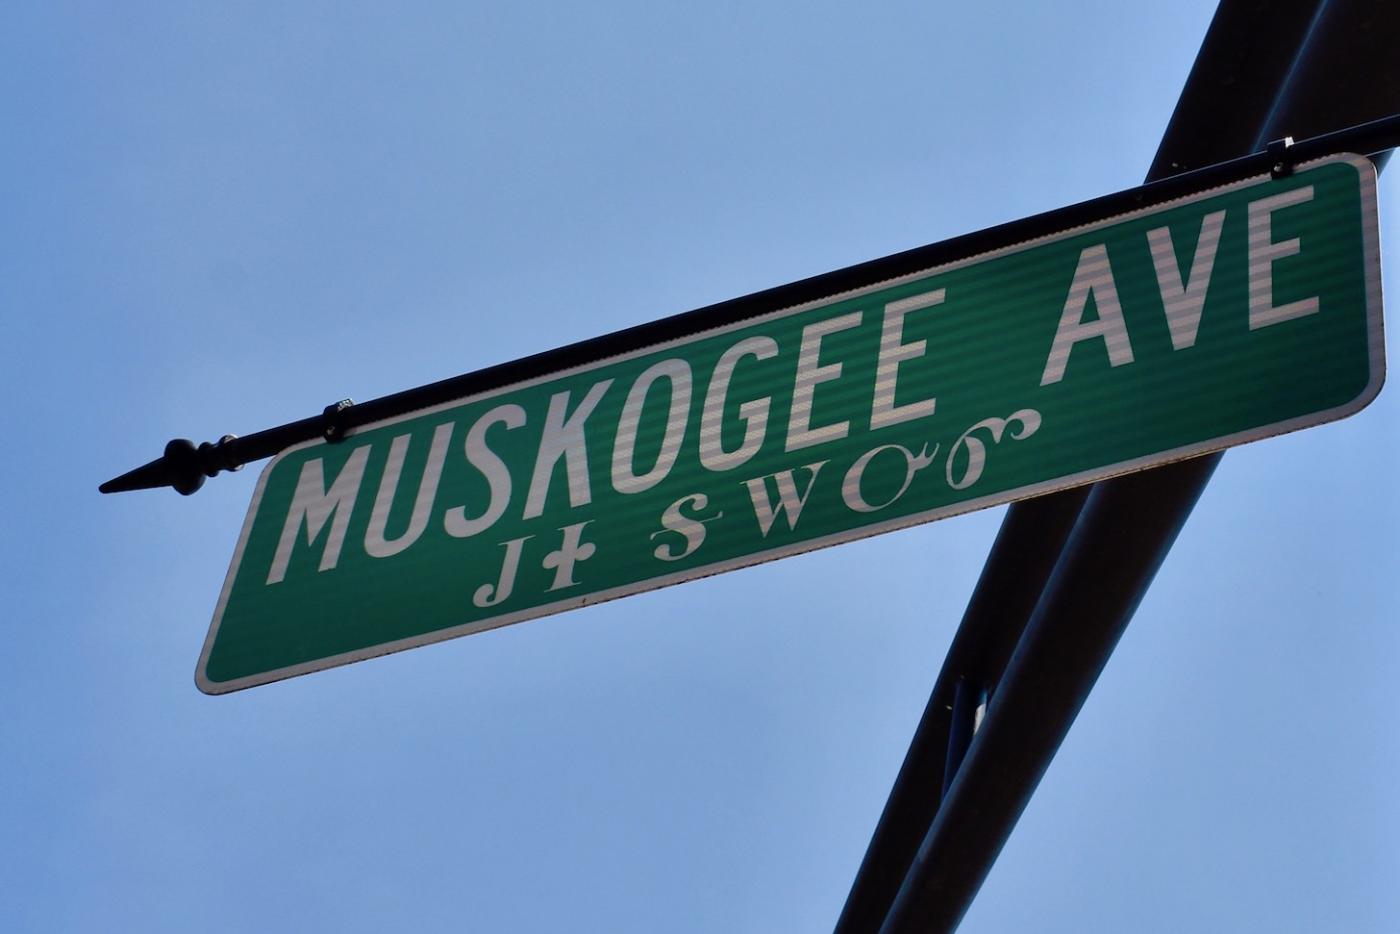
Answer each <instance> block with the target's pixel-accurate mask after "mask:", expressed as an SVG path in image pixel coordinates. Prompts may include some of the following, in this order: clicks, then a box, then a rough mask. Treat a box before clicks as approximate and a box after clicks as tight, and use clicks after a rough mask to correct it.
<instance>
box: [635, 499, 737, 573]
mask: <svg viewBox="0 0 1400 934" xmlns="http://www.w3.org/2000/svg"><path fill="white" fill-rule="evenodd" d="M685 505H689V506H690V507H691V508H692V509H694V510H695V511H697V512H698V511H699V510H701V509H704V508H706V507H707V506H709V505H710V498H709V497H708V496H706V495H705V494H704V493H692V494H691V495H689V496H682V497H681V498H680V499H678V500H676V501H675V502H674V503H672V504H671V505H669V506H667V507H666V511H665V512H663V513H662V514H661V525H662V526H663V528H662V529H661V531H659V532H652V533H651V540H652V541H656V536H658V535H665V534H666V533H667V532H675V533H677V534H679V535H680V536H681V537H682V538H684V539H685V548H684V549H683V550H682V551H676V549H675V548H674V547H672V545H671V543H670V542H662V543H661V544H660V545H657V546H656V549H655V550H654V551H653V552H652V554H654V555H656V557H657V558H659V559H660V560H662V561H679V560H680V559H682V558H688V557H690V556H691V555H692V554H694V553H695V549H697V548H699V547H700V546H701V545H702V544H704V542H705V523H706V522H713V521H714V520H716V519H722V518H724V513H723V512H717V513H715V514H714V515H713V516H711V517H710V518H708V519H692V518H690V517H689V516H687V515H685V514H684V513H683V512H681V507H682V506H685Z"/></svg>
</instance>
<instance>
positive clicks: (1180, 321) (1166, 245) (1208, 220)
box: [1147, 211, 1225, 350]
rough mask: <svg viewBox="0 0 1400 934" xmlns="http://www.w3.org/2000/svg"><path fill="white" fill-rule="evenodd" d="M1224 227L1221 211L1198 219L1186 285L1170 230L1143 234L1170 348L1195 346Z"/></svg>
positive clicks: (1158, 229)
mask: <svg viewBox="0 0 1400 934" xmlns="http://www.w3.org/2000/svg"><path fill="white" fill-rule="evenodd" d="M1224 224H1225V212H1224V211H1212V212H1211V213H1209V214H1207V215H1206V216H1205V217H1204V218H1202V220H1201V232H1200V234H1199V235H1198V236H1197V238H1196V255H1195V257H1194V258H1193V259H1192V260H1191V271H1190V272H1189V273H1187V276H1186V282H1185V283H1183V282H1182V279H1181V267H1180V266H1179V265H1177V262H1176V247H1175V245H1174V244H1173V243H1172V232H1171V228H1170V227H1158V228H1155V229H1153V230H1149V231H1148V232H1147V244H1148V247H1149V248H1150V249H1151V251H1152V265H1153V266H1155V267H1156V268H1157V288H1158V289H1159V290H1161V293H1162V310H1163V311H1164V312H1166V316H1167V330H1168V331H1169V332H1170V333H1171V338H1172V349H1173V350H1185V349H1186V348H1187V347H1191V346H1194V345H1195V343H1196V330H1197V328H1199V327H1200V324H1201V308H1202V307H1203V306H1204V305H1205V302H1206V288H1207V287H1208V286H1209V285H1210V273H1211V270H1212V269H1213V268H1214V267H1215V251H1216V248H1217V247H1218V246H1219V245H1220V228H1221V227H1223V226H1224Z"/></svg>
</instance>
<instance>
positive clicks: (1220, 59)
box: [836, 0, 1322, 934]
mask: <svg viewBox="0 0 1400 934" xmlns="http://www.w3.org/2000/svg"><path fill="white" fill-rule="evenodd" d="M1321 5H1322V0H1291V2H1285V3H1274V4H1264V5H1263V8H1262V9H1261V8H1260V5H1259V4H1256V3H1246V2H1240V0H1223V2H1222V3H1221V4H1220V6H1219V7H1218V8H1217V10H1216V13H1215V16H1214V18H1213V19H1212V21H1211V25H1210V27H1209V29H1208V30H1207V32H1206V36H1205V38H1204V39H1203V41H1202V43H1201V49H1200V52H1199V53H1198V54H1197V57H1196V61H1195V63H1194V64H1193V66H1192V69H1191V73H1190V76H1189V77H1188V79H1187V81H1186V85H1185V87H1184V88H1183V89H1182V92H1181V96H1180V99H1179V100H1178V102H1177V106H1176V111H1175V112H1174V113H1173V115H1172V118H1171V120H1170V121H1169V123H1168V126H1167V129H1166V131H1165V133H1164V134H1163V138H1162V143H1161V145H1160V147H1159V148H1158V151H1157V156H1156V158H1155V159H1154V161H1153V164H1152V167H1151V169H1150V170H1149V172H1148V176H1147V177H1148V179H1149V180H1151V179H1160V178H1164V177H1168V176H1173V175H1178V176H1179V175H1181V174H1182V173H1190V172H1192V171H1193V170H1199V169H1201V168H1202V167H1205V166H1210V165H1212V164H1214V163H1217V162H1220V161H1221V160H1222V159H1228V158H1230V157H1231V156H1234V155H1238V154H1239V153H1242V152H1248V151H1250V149H1252V148H1253V146H1254V142H1255V140H1256V139H1257V137H1258V135H1259V134H1258V131H1259V128H1260V127H1261V126H1262V124H1263V121H1264V120H1265V119H1266V117H1267V114H1268V112H1269V110H1270V109H1271V107H1272V104H1273V100H1274V97H1275V95H1276V94H1277V90H1278V88H1279V87H1280V86H1281V85H1282V84H1283V83H1284V81H1285V80H1286V78H1287V75H1288V72H1289V69H1290V68H1291V66H1292V63H1293V60H1294V59H1295V58H1296V56H1297V51H1298V49H1299V48H1300V47H1301V45H1302V44H1303V42H1304V38H1305V37H1306V35H1307V31H1308V29H1309V27H1310V26H1311V24H1312V20H1313V19H1314V18H1315V16H1316V13H1317V11H1318V9H1319V8H1320V7H1321ZM1256 39H1257V40H1258V41H1255V40H1256ZM1089 490H1090V487H1083V488H1080V489H1077V490H1068V491H1065V492H1062V493H1055V494H1052V495H1050V496H1044V497H1039V498H1037V499H1033V500H1026V501H1024V502H1020V503H1013V504H1012V505H1011V507H1010V508H1009V509H1008V510H1007V513H1006V518H1005V519H1004V520H1003V522H1002V527H1001V531H1000V532H999V533H998V535H997V538H996V541H995V543H994V544H993V545H992V549H991V551H990V552H989V554H988V556H987V561H986V563H985V565H984V566H983V569H982V574H981V577H980V578H979V580H978V582H977V586H976V588H975V589H974V591H973V594H972V597H971V599H970V600H969V601H968V606H967V610H966V611H965V612H964V614H963V619H962V622H961V624H960V625H959V627H958V631H957V634H956V635H955V636H954V639H953V645H952V647H951V648H950V650H949V652H948V656H947V658H946V659H945V661H944V663H943V668H942V670H941V671H940V672H939V675H938V680H937V682H936V683H935V685H934V689H933V692H932V694H931V696H930V698H929V703H928V706H927V707H926V708H925V710H924V714H923V717H922V718H921V720H920V721H919V724H918V726H917V728H916V729H915V732H914V738H913V740H912V741H911V743H910V746H909V752H908V753H907V754H906V756H905V760H904V764H903V766H902V767H901V768H900V771H899V774H898V776H897V777H896V779H895V782H894V785H893V787H892V789H891V791H890V797H889V800H888V801H887V802H886V804H885V809H884V812H883V813H882V814H881V817H880V821H879V823H878V824H877V826H876V829H875V833H874V835H873V836H872V838H871V841H870V845H869V846H868V847H867V849H866V854H865V858H864V860H863V861H862V863H861V867H860V870H859V871H858V872H857V874H856V878H855V880H854V882H853V884H852V886H851V891H850V894H849V895H848V896H847V899H846V904H845V906H844V907H843V909H842V912H841V917H840V919H839V920H838V922H837V924H836V934H869V932H873V931H876V930H878V929H879V928H880V926H881V925H882V924H883V923H884V920H885V917H886V915H887V914H888V913H889V912H890V907H891V905H892V904H893V902H894V899H895V896H896V894H897V893H898V892H899V890H900V887H901V886H902V885H903V884H904V880H905V877H906V875H907V874H908V873H909V870H910V867H911V866H912V864H913V861H914V855H915V853H916V852H917V851H918V848H919V846H920V845H921V844H922V843H923V840H924V837H925V836H926V835H927V833H928V831H929V828H930V827H931V826H932V824H933V819H934V815H935V814H936V812H937V811H938V809H939V807H940V804H941V801H940V794H939V791H940V789H942V788H944V787H945V786H947V785H950V784H951V781H950V780H948V779H947V778H946V777H945V776H944V774H943V769H944V763H945V761H946V756H947V743H948V733H949V729H948V727H949V723H948V716H949V709H950V704H951V698H952V689H953V685H954V684H956V682H957V680H958V678H959V677H962V676H963V675H964V674H965V673H966V672H967V671H968V670H970V669H971V668H972V667H973V665H972V663H971V662H970V661H969V660H970V659H973V658H977V657H979V656H983V655H984V654H990V655H992V656H993V657H994V658H995V659H996V662H997V667H995V668H994V669H993V670H991V671H986V670H985V669H984V670H983V672H982V673H983V675H984V676H985V677H987V678H988V683H989V684H990V685H991V686H992V688H993V692H992V698H993V699H992V703H993V704H994V705H995V704H996V703H998V699H997V695H996V689H995V685H996V682H997V681H998V680H1000V679H1001V677H1002V674H1003V669H1004V666H1005V664H1006V662H1007V660H1008V659H1009V658H1010V656H1011V652H1012V650H1013V649H1014V647H1015V645H1016V643H1017V642H1018V641H1019V640H1020V638H1021V635H1022V633H1023V632H1024V630H1025V627H1026V623H1027V621H1028V620H1029V618H1030V616H1031V614H1032V612H1033V611H1034V609H1035V606H1036V604H1037V602H1039V599H1040V597H1041V594H1042V592H1043V590H1044V589H1045V586H1046V584H1047V582H1048V581H1049V579H1050V574H1051V572H1052V570H1053V569H1054V566H1055V563H1056V562H1057V561H1058V560H1059V557H1060V554H1061V551H1062V550H1063V548H1064V544H1065V542H1066V540H1067V539H1068V537H1069V535H1070V533H1071V532H1072V531H1073V528H1074V524H1075V522H1076V521H1077V519H1078V517H1079V514H1080V511H1081V508H1082V506H1083V504H1084V502H1085V500H1086V499H1087V497H1088V494H1089ZM990 644H995V645H997V646H998V649H997V650H996V651H993V652H990V653H984V652H983V651H982V646H983V645H990ZM1018 813H1019V811H1018ZM980 884H981V878H980V877H978V878H977V881H976V885H979V886H980ZM975 892H976V888H975V887H973V888H972V889H971V890H969V891H967V892H966V893H964V897H965V898H966V899H967V900H968V901H969V902H970V900H971V898H972V895H973V894H975Z"/></svg>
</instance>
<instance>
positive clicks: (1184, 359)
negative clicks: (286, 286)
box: [196, 156, 1384, 694]
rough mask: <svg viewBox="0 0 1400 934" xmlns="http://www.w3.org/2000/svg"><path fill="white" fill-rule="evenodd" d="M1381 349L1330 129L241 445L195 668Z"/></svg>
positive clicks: (879, 491) (1250, 390)
mask: <svg viewBox="0 0 1400 934" xmlns="http://www.w3.org/2000/svg"><path fill="white" fill-rule="evenodd" d="M1383 378H1384V358H1383V344H1382V333H1381V287H1380V262H1379V246H1378V238H1377V219H1376V194H1375V172H1374V169H1373V167H1372V166H1371V163H1370V162H1369V161H1367V160H1366V159H1363V158H1360V157H1356V156H1335V157H1329V158H1327V159H1323V160H1319V161H1317V162H1314V163H1311V164H1308V165H1304V166H1302V167H1299V168H1298V169H1297V170H1296V171H1295V172H1294V173H1293V174H1292V175H1290V176H1288V177H1285V178H1281V179H1271V178H1269V177H1268V176H1264V177H1261V178H1256V179H1252V180H1248V181H1245V182H1240V183H1237V184H1234V185H1229V186H1225V187H1222V188H1217V189H1213V190H1210V191H1206V192H1202V193H1199V194H1197V195H1194V196H1191V197H1188V198H1184V199H1180V200H1176V201H1172V202H1169V203H1167V204H1163V205H1158V206H1156V207H1152V208H1148V209H1145V210H1142V211H1139V212H1136V213H1131V214H1125V215H1121V216H1118V217H1113V218H1110V219H1108V220H1105V221H1102V222H1100V223H1095V224H1091V225H1088V226H1084V227H1079V228H1076V229H1072V230H1066V231H1063V232H1060V233H1057V234H1054V235H1052V236H1047V237H1042V238H1040V239H1037V240H1033V241H1030V242H1027V243H1022V244H1019V245H1016V246H1012V247H1009V248H1005V249H1001V250H997V251H995V252H991V253H986V254H983V255H979V256H973V257H969V258H965V259H962V260H959V261H957V262H953V263H950V264H947V265H944V266H940V267H937V268H931V269H927V270H925V271H922V272H918V273H915V274H912V275H907V276H903V277H901V278H898V279H890V280H887V281H879V282H869V283H867V284H865V285H864V286H863V287H860V288H856V289H854V290H851V291H847V292H843V293H841V294H835V295H830V296H829V297H826V298H823V299H821V300H819V301H814V302H809V303H807V304H803V305H799V306H796V307H788V308H774V309H772V310H771V311H768V312H766V313H763V314H759V315H757V316H755V317H751V318H747V319H745V320H743V321H741V322H739V323H734V324H726V325H724V326H722V327H715V328H713V329H710V330H707V331H702V332H700V333H695V334H691V335H689V336H686V337H683V338H679V339H676V340H672V341H669V342H666V343H660V344H656V345H653V346H648V347H645V348H641V349H636V350H633V351H632V352H628V353H624V354H621V355H619V356H614V357H611V358H608V359H603V360H597V361H594V362H590V363H587V364H585V365H581V366H578V367H575V368H573V369H569V370H564V371H561V372H557V373H553V374H550V375H548V376H546V377H542V378H539V379H533V380H529V381H526V382H521V383H517V384H515V385H511V386H507V387H504V388H501V389H497V390H493V391H490V392H486V393H483V394H480V395H477V396H472V397H467V398H463V399H460V400H457V401H454V402H451V403H449V404H446V405H442V406H438V407H436V408H431V409H425V410H422V411H418V412H415V413H413V414H411V415H408V416H404V417H400V418H394V419H389V420H386V421H382V422H378V423H374V424H371V425H368V426H365V427H364V428H361V429H359V430H356V431H354V432H353V433H351V434H350V435H349V436H348V437H347V438H345V439H344V440H342V441H339V442H337V443H333V444H332V443H325V442H321V441H317V442H312V443H307V444H302V445H298V446H296V447H293V448H290V449H288V450H287V451H284V452H283V453H282V454H280V455H278V457H277V458H276V459H275V460H273V461H272V462H271V463H270V464H269V465H268V467H267V468H266V469H265V470H264V471H263V474H262V476H261V478H260V479H259V481H258V485H257V490H256V492H255V493H254V495H253V501H252V505H251V506H250V507H249V510H248V517H247V520H246V521H245V522H244V525H243V531H242V534H241V536H240V538H239V541H238V547H237V550H236V552H235V554H234V557H233V562H232V566H231V567H230V569H229V572H228V578H227V580H226V581H225V584H224V588H223V592H222V593H221V595H220V597H219V602H218V607H217V609H216V610H215V613H214V620H213V624H212V626H211V628H210V631H209V636H208V638H207V639H206V641H205V645H204V650H203V653H202V654H201V656H200V660H199V667H198V671H197V673H196V681H197V683H198V685H199V687H200V689H201V690H203V691H205V692H208V693H215V694H219V693H225V692H228V691H234V690H239V689H241V688H245V687H251V686H253V685H257V684H264V683H266V682H269V681H275V680H278V679H281V678H286V677H290V676H292V675H297V674H303V673H306V672H310V671H317V670H320V669H323V668H328V667H331V666H334V665H342V664H345V663H348V662H352V661H357V660H360V659H364V658H369V657H372V656H376V655H382V654H385V653H388V652H394V651H398V650H400V649H405V648H410V647H412V646H417V645H423V644H426V643H429V642H436V641H439V640H442V639H448V638H452V637H454V636H460V635H466V634H468V633H473V632H479V631H481V630H485V629H491V628H494V627H497V626H503V625H506V624H507V623H515V622H520V621H521V620H526V619H531V618H534V617H537V616H543V615H546V614H550V613H558V612H560V611H562V610H568V609H573V608H576V607H581V606H586V605H588V604H592V603H599V602H602V601H604V600H610V599H613V598H614V597H620V596H624V595H627V594H634V593H638V592H641V591H645V590H651V589H654V588H657V587H663V586H666V585H668V584H675V583H680V582H682V581H687V580H693V579H695V578H698V577H705V576H708V575H711V574H716V573H719V572H721V571H728V570H733V569H735V568H741V567H746V566H748V565H752V564H757V563H759V562H762V561H769V560H772V559H774V558H781V557H785V556H787V555H793V554H798V553H800V552H804V551H809V550H812V549H814V548H820V547H823V546H826V545H834V544H837V543H839V542H845V541H850V540H852V539H856V538H862V537H864V536H867V535H874V534H877V533H880V532H887V531H891V530H894V529H899V528H904V527H906V526H910V525H914V524H916V523H921V522H928V521H931V520H934V519H940V518H943V517H945V516H951V515H955V514H958V513H963V512H967V511H969V510H973V509H980V508H983V507H986V506H991V505H994V504H998V503H1005V502H1008V501H1010V500H1014V499H1021V498H1025V497H1030V496H1037V495H1040V494H1043V493H1048V492H1051V491H1053V490H1058V489H1063V488H1065V487H1069V486H1075V485H1078V484H1082V483H1088V482H1090V481H1094V480H1100V479H1103V478H1105V477H1110V476H1113V475H1115V474H1121V473H1125V472H1128V471H1134V470H1141V469H1144V468H1147V467H1151V466H1155V465H1159V464H1163V463H1167V462H1169V461H1174V460H1179V459H1181V458H1185V457H1190V456H1193V455H1197V454H1202V453H1205V452H1207V451H1212V450H1217V449H1220V448H1223V447H1227V446H1230V445H1235V444H1240V443H1243V442H1246V441H1252V440H1255V439H1258V438H1263V437H1267V436H1270V435H1275V434H1280V433H1282V432H1286V431H1293V430H1295V429H1298V428H1304V427H1307V426H1310V425H1316V424H1319V423H1321V422H1326V421H1330V420H1333V419H1338V418H1342V417H1344V416H1346V415H1349V414H1351V413H1353V412H1356V411H1358V410H1359V409H1361V408H1362V407H1364V406H1365V405H1366V404H1367V403H1368V402H1370V400H1371V399H1372V398H1374V397H1375V395H1376V393H1377V392H1378V391H1379V390H1380V386H1381V382H1382V380H1383Z"/></svg>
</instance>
